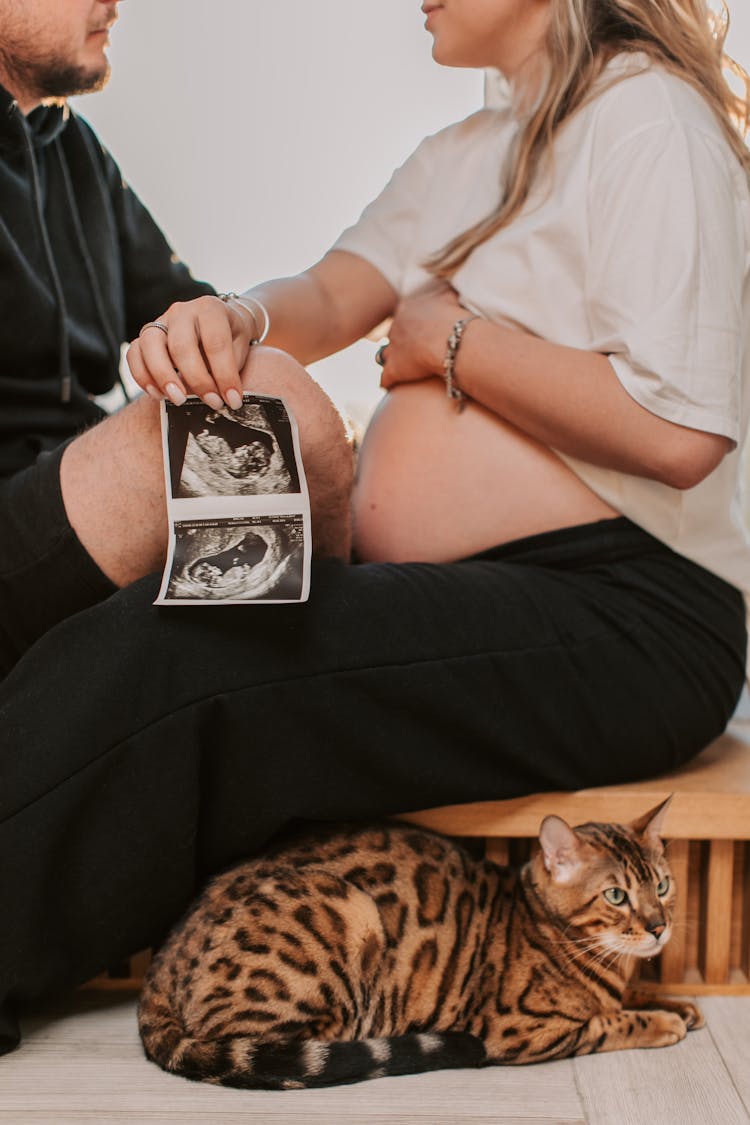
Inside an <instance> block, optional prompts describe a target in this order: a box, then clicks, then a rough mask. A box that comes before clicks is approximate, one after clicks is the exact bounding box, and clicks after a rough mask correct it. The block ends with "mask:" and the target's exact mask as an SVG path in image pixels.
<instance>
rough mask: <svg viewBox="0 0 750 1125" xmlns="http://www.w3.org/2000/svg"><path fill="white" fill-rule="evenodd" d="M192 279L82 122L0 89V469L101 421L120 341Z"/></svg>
mask: <svg viewBox="0 0 750 1125" xmlns="http://www.w3.org/2000/svg"><path fill="white" fill-rule="evenodd" d="M213 291H214V290H213V289H212V288H211V287H210V286H209V285H206V284H204V283H202V282H198V281H195V280H194V278H192V277H191V275H190V272H189V271H188V269H187V267H186V266H185V265H184V264H183V263H182V262H180V261H178V260H177V259H176V258H175V256H174V254H173V253H172V250H171V249H170V247H169V245H168V244H167V242H166V240H165V238H164V236H163V234H162V233H161V231H160V230H159V228H158V227H157V225H156V223H155V222H154V220H153V219H152V218H151V216H150V215H149V213H148V211H147V210H146V209H145V207H144V206H143V204H142V203H141V202H140V200H139V199H138V198H137V196H136V195H135V194H134V193H133V192H132V191H131V189H130V188H129V187H128V186H127V185H126V184H125V183H124V182H123V179H122V175H121V173H120V170H119V168H118V167H117V165H116V164H115V162H114V160H113V159H112V157H111V156H110V155H109V153H108V152H106V150H105V149H104V148H102V145H101V144H100V142H99V141H98V140H97V137H96V135H95V134H94V132H93V130H92V129H91V127H90V126H89V125H88V124H87V123H86V122H85V121H83V120H82V119H81V118H79V117H78V116H76V114H74V113H73V112H71V110H70V109H69V108H68V107H67V106H41V107H39V108H38V109H35V110H33V112H32V113H30V114H29V116H28V117H26V118H25V117H24V116H23V114H22V113H21V112H20V110H19V108H18V105H17V104H16V102H15V101H14V99H13V98H12V97H11V95H10V94H8V93H7V92H6V91H5V90H3V89H2V87H0V477H4V476H8V475H9V474H11V473H13V472H15V471H17V470H18V469H21V468H23V467H24V466H25V465H28V464H29V463H30V462H31V461H33V460H34V458H35V457H36V455H37V453H39V452H40V450H42V449H50V448H52V447H53V446H55V445H57V444H58V443H59V442H61V441H63V440H65V439H66V438H67V437H70V436H72V435H73V434H75V433H77V432H78V431H79V430H81V429H82V428H83V427H85V426H87V425H89V424H90V423H91V422H93V421H96V420H98V419H99V418H101V417H102V411H101V409H100V408H99V407H98V406H97V405H96V403H94V402H93V401H92V398H91V396H92V395H99V394H103V393H104V392H105V391H108V390H110V389H111V388H112V386H113V385H114V383H115V381H116V380H117V378H118V368H119V358H120V346H121V344H122V343H123V342H124V341H126V340H129V339H132V338H133V337H134V336H136V335H137V334H138V331H139V329H140V328H141V326H142V325H143V324H145V322H146V321H147V320H152V319H153V318H154V317H156V316H158V315H159V313H162V312H164V310H165V309H166V308H167V307H168V305H170V304H171V303H172V301H177V300H188V299H190V298H191V297H198V296H200V295H201V294H204V293H213Z"/></svg>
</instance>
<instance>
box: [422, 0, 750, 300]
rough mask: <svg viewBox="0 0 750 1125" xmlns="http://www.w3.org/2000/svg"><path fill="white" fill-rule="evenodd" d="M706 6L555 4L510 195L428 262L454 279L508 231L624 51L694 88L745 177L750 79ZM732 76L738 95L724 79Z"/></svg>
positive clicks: (651, 0) (696, 1)
mask: <svg viewBox="0 0 750 1125" xmlns="http://www.w3.org/2000/svg"><path fill="white" fill-rule="evenodd" d="M719 2H720V3H721V6H722V10H721V13H720V14H717V13H716V12H714V11H712V10H711V9H710V8H709V4H708V0H551V11H550V22H549V26H548V29H547V35H546V43H545V48H546V50H545V53H546V58H547V66H548V78H547V82H546V86H545V89H544V93H543V95H542V96H541V98H540V100H539V101H538V103H537V104H536V106H535V108H534V110H533V111H532V113H531V115H530V117H529V119H528V121H527V122H526V123H525V125H524V126H523V127H522V129H521V133H520V136H519V138H518V141H517V144H516V149H515V153H514V157H513V160H512V165H511V168H510V173H509V176H508V182H507V188H506V190H505V194H504V196H503V198H502V199H501V201H500V203H499V204H498V206H497V208H496V209H495V210H494V211H493V212H492V214H490V215H488V216H487V218H485V219H483V220H482V221H481V222H480V223H477V224H476V225H475V226H473V227H472V228H471V229H470V230H468V231H466V232H464V233H463V234H461V235H459V236H458V237H457V238H454V239H453V240H452V241H451V242H450V243H448V245H447V246H445V247H444V248H443V249H442V250H441V251H440V252H439V253H438V254H436V255H435V256H434V257H433V258H432V259H431V260H430V261H429V262H428V263H427V268H428V269H429V270H430V271H431V272H432V273H434V274H435V276H437V277H442V278H445V279H449V278H450V277H452V275H453V274H454V273H455V271H456V270H457V269H458V268H459V267H460V266H461V265H463V263H464V262H465V261H466V259H467V258H468V256H469V254H471V252H472V250H474V249H475V247H477V246H479V245H480V244H481V243H482V242H484V241H485V240H486V239H488V238H490V237H492V235H494V234H495V233H496V232H497V231H499V230H500V229H501V228H502V227H504V226H507V224H508V223H510V222H511V221H512V220H513V219H514V218H515V216H516V215H517V214H518V212H519V211H520V210H521V208H522V207H523V205H524V203H525V201H526V199H527V198H528V195H529V191H530V188H531V184H532V181H533V179H534V175H535V173H536V171H537V169H538V168H539V165H540V162H541V160H542V158H543V157H544V156H545V154H547V153H549V152H550V149H551V145H552V142H553V140H554V137H555V134H556V133H557V131H558V129H559V128H560V126H561V125H562V124H563V122H564V121H566V120H567V118H569V117H570V116H571V115H572V114H573V113H575V111H576V110H577V109H579V108H580V107H581V106H582V105H583V104H584V103H585V102H586V101H587V100H588V99H589V98H590V97H591V96H592V93H593V86H594V83H595V81H596V79H597V78H598V77H599V75H600V74H601V72H602V70H603V68H604V67H605V65H606V64H607V62H608V61H609V60H610V59H611V58H612V57H613V55H616V54H618V53H620V52H622V51H631V52H634V51H642V52H643V53H644V54H646V55H648V57H649V58H651V59H653V60H654V61H655V62H658V63H660V64H661V65H662V66H663V67H664V68H665V70H668V71H669V72H670V73H671V74H675V75H677V76H678V77H679V78H682V79H684V81H686V82H689V83H690V85H691V86H693V87H694V88H695V89H696V90H697V91H698V92H699V93H700V94H701V95H702V96H703V97H704V98H705V100H706V101H707V102H708V104H709V105H710V106H711V108H712V109H713V111H714V113H715V115H716V118H717V120H718V122H719V124H720V126H721V128H722V130H723V132H724V135H725V136H726V139H727V141H728V143H729V145H730V146H731V148H732V150H733V152H734V153H735V155H736V156H737V159H738V160H739V161H740V164H741V165H742V166H743V168H744V169H745V171H746V172H747V174H748V176H750V150H748V148H747V146H746V145H745V141H744V137H745V135H746V133H747V131H748V125H749V123H750V79H748V76H747V74H746V73H745V71H744V70H743V69H742V68H741V67H740V66H739V65H738V64H737V63H735V62H734V61H733V60H732V59H730V58H728V56H727V55H726V54H725V53H724V42H725V39H726V35H727V31H728V29H729V13H728V10H727V7H726V4H725V3H724V2H723V0H719ZM728 71H730V72H731V73H732V75H733V76H734V80H735V83H737V84H739V85H740V86H741V87H742V92H741V93H739V92H737V91H736V90H735V89H733V87H732V85H731V84H730V81H729V79H728V76H727V72H728Z"/></svg>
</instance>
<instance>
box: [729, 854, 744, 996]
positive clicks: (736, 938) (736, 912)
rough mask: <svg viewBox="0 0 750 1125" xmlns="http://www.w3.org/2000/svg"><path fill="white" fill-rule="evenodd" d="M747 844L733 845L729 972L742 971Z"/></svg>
mask: <svg viewBox="0 0 750 1125" xmlns="http://www.w3.org/2000/svg"><path fill="white" fill-rule="evenodd" d="M746 851H747V844H746V843H744V841H742V840H737V841H736V842H735V845H734V860H733V863H732V869H733V878H732V923H731V929H730V934H729V972H730V976H731V974H732V973H733V972H737V971H739V972H742V971H743V963H742V962H743V958H742V949H743V947H742V930H743V924H744V914H745V899H744V891H745V887H744V882H745V853H746Z"/></svg>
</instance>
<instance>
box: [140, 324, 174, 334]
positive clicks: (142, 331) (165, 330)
mask: <svg viewBox="0 0 750 1125" xmlns="http://www.w3.org/2000/svg"><path fill="white" fill-rule="evenodd" d="M147 328H161V330H162V332H163V333H164V335H165V336H167V335H168V329H167V326H166V324H162V322H161V321H160V320H150V321H149V322H148V324H144V325H143V328H142V329H141V330H140V332H139V333H138V335H139V336H142V335H143V333H144V332H145V331H146V329H147Z"/></svg>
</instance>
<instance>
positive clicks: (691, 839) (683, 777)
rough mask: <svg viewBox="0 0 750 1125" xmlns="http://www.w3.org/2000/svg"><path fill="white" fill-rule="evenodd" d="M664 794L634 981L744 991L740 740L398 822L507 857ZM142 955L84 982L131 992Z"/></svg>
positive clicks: (744, 824)
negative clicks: (668, 766)
mask: <svg viewBox="0 0 750 1125" xmlns="http://www.w3.org/2000/svg"><path fill="white" fill-rule="evenodd" d="M670 793H672V794H674V798H673V801H672V804H671V806H670V808H669V813H668V816H667V820H666V823H665V829H664V836H665V839H667V840H668V847H669V853H668V854H669V860H670V863H671V866H672V870H673V874H674V877H675V879H676V880H677V884H678V889H679V898H678V905H677V911H676V916H675V927H674V935H673V937H672V939H671V941H670V942H669V944H668V945H667V947H666V948H665V951H664V953H663V954H662V956H661V957H660V958H657V959H656V960H655V961H651V962H646V963H644V964H643V966H642V969H641V976H640V979H639V982H638V983H639V987H640V988H646V989H650V990H653V991H655V992H671V993H680V992H682V993H692V994H696V995H697V994H700V993H730V994H744V995H750V744H747V743H745V742H740V741H739V740H738V739H736V738H732V737H731V736H730V735H724V736H723V737H722V738H719V739H718V740H717V741H716V742H714V743H712V744H711V746H709V747H708V748H707V749H706V750H704V751H703V753H701V754H700V755H698V757H697V758H695V759H694V761H693V762H692V763H690V765H688V766H686V767H684V768H683V769H681V770H679V771H676V772H675V773H671V774H666V775H664V776H663V777H659V778H656V779H654V780H652V781H639V782H635V783H633V784H631V785H613V786H607V787H605V788H597V789H581V790H578V791H576V792H572V793H539V794H535V795H533V796H530V797H516V798H514V799H512V800H508V801H482V802H479V803H478V804H473V805H454V806H450V807H446V808H439V809H429V810H427V811H421V812H413V813H408V814H406V815H405V816H403V817H400V818H399V819H402V820H408V821H410V822H412V823H414V824H421V825H424V826H425V827H426V828H434V829H436V830H437V831H439V832H445V833H446V834H447V835H450V836H458V837H464V838H474V839H476V838H480V839H482V840H484V842H485V848H486V854H487V855H488V857H489V858H491V859H494V860H495V861H496V862H497V863H501V864H505V863H508V862H512V863H516V862H522V861H523V860H525V859H526V858H527V857H528V856H529V855H530V853H531V849H532V848H533V847H534V844H535V841H536V837H537V833H538V831H539V825H540V824H541V822H542V819H543V817H545V816H546V815H547V814H548V813H556V814H557V815H558V816H562V817H564V818H565V819H566V820H567V821H568V822H569V823H570V824H572V825H576V824H583V823H585V822H586V821H589V820H608V821H616V822H619V823H623V822H625V823H627V821H629V820H632V819H634V818H635V817H637V816H640V815H641V814H642V813H644V812H646V811H647V810H648V809H650V808H653V807H654V806H655V805H658V804H659V803H660V802H661V801H663V800H665V798H666V797H668V796H669V795H670ZM148 960H149V958H148V954H144V953H141V954H138V955H137V956H136V957H133V958H131V959H130V962H129V963H127V964H126V965H124V966H122V967H121V968H120V970H119V972H116V973H114V974H113V973H110V974H109V975H108V976H106V977H98V978H97V979H96V980H95V981H92V982H91V983H90V985H89V986H87V987H95V988H115V989H122V988H125V989H127V988H137V987H138V986H139V984H140V980H141V979H142V976H143V973H144V971H145V969H146V967H147V965H148Z"/></svg>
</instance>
